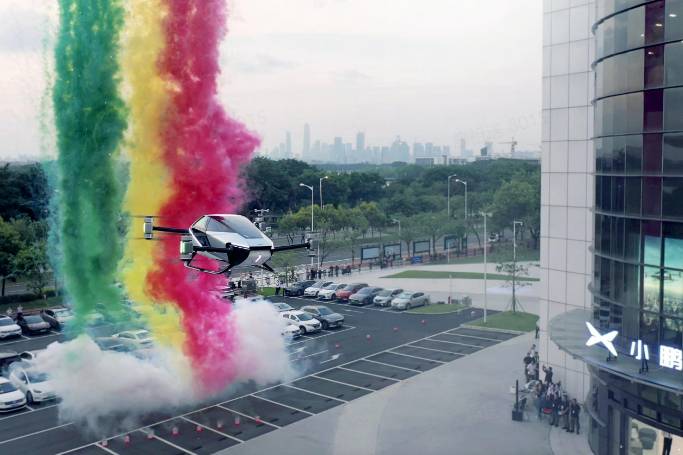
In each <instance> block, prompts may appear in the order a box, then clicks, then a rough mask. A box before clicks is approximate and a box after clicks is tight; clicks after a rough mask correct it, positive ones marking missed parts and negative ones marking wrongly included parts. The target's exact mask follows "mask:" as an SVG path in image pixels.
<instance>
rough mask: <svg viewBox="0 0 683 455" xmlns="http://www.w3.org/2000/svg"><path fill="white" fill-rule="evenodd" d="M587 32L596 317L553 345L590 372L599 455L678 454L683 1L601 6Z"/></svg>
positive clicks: (564, 325)
mask: <svg viewBox="0 0 683 455" xmlns="http://www.w3.org/2000/svg"><path fill="white" fill-rule="evenodd" d="M592 31H593V37H594V38H593V39H594V41H595V49H596V51H595V59H594V61H593V63H592V68H593V70H594V99H593V109H594V121H595V123H594V137H593V144H594V157H595V163H594V165H595V167H594V200H593V203H592V205H593V215H592V217H593V229H594V231H593V243H592V247H591V253H592V254H591V255H592V258H593V262H592V278H591V280H590V285H589V291H590V293H591V295H592V306H591V309H590V310H588V311H586V310H577V311H574V312H572V313H566V314H564V315H559V316H556V317H554V318H553V319H552V320H550V321H549V323H548V332H549V338H550V339H551V340H552V341H553V342H554V343H555V344H556V346H557V347H558V349H560V350H562V351H563V352H565V353H566V354H567V355H571V356H572V357H573V358H577V359H580V360H583V361H584V362H585V364H586V366H587V370H588V373H589V378H590V380H589V390H588V393H587V394H586V396H585V402H584V408H585V409H586V411H587V414H588V415H589V426H588V427H589V428H588V439H589V444H590V446H591V448H592V450H593V451H594V452H595V453H598V454H610V455H611V454H634V455H635V454H653V455H654V454H661V453H664V450H665V447H666V446H667V445H671V446H672V451H671V453H683V0H656V1H642V0H640V1H635V0H598V1H597V4H596V11H595V21H594V24H593V27H592ZM570 191H571V189H570ZM569 223H571V220H569ZM549 285H551V284H549ZM586 322H588V323H591V324H592V325H593V326H594V327H595V328H596V329H597V331H599V333H600V334H608V333H609V332H616V333H617V335H616V336H615V337H614V345H615V347H616V349H617V351H618V354H619V355H618V358H617V359H613V358H610V357H609V356H606V351H605V349H604V347H605V346H606V344H605V342H604V341H599V342H598V343H597V344H596V345H595V346H593V345H591V346H588V345H587V344H590V343H586V341H587V340H588V338H589V336H590V335H589V333H588V332H587V330H586V326H585V324H586ZM641 346H647V347H648V349H647V350H644V348H643V349H641ZM636 347H637V348H636ZM646 359H647V360H648V362H647V365H646V363H645V360H646ZM646 367H647V368H646Z"/></svg>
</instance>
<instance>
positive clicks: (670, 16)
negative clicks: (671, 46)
mask: <svg viewBox="0 0 683 455" xmlns="http://www.w3.org/2000/svg"><path fill="white" fill-rule="evenodd" d="M665 19H666V23H665V25H666V27H665V28H666V39H667V41H672V40H677V39H681V38H683V0H667V2H666V18H665Z"/></svg>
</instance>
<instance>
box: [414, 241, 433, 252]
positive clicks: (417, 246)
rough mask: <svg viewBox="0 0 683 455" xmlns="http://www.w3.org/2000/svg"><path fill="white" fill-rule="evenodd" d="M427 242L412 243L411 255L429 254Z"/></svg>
mask: <svg viewBox="0 0 683 455" xmlns="http://www.w3.org/2000/svg"><path fill="white" fill-rule="evenodd" d="M430 246H431V244H430V242H429V240H420V241H419V242H413V255H415V254H418V253H429V250H430Z"/></svg>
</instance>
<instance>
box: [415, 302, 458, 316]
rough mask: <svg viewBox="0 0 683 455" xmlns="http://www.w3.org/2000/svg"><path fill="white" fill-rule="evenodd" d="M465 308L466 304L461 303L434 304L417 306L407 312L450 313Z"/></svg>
mask: <svg viewBox="0 0 683 455" xmlns="http://www.w3.org/2000/svg"><path fill="white" fill-rule="evenodd" d="M463 308H465V305H460V304H452V305H446V304H433V305H425V306H421V307H417V308H415V309H412V310H410V311H406V313H410V314H448V313H455V312H456V311H460V310H462V309H463Z"/></svg>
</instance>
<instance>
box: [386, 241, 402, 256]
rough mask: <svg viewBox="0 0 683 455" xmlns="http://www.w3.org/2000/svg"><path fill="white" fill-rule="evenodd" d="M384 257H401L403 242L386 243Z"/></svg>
mask: <svg viewBox="0 0 683 455" xmlns="http://www.w3.org/2000/svg"><path fill="white" fill-rule="evenodd" d="M384 257H385V258H395V257H401V244H400V243H392V244H391V245H384Z"/></svg>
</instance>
